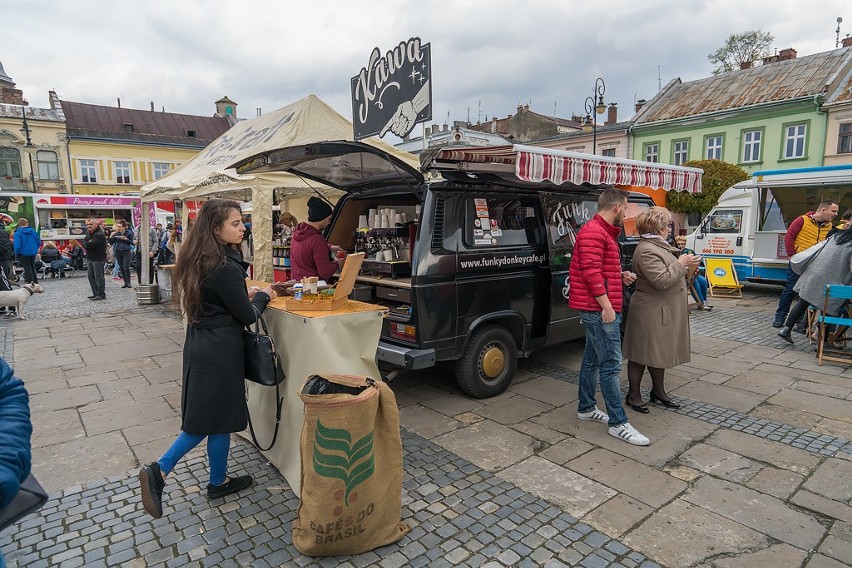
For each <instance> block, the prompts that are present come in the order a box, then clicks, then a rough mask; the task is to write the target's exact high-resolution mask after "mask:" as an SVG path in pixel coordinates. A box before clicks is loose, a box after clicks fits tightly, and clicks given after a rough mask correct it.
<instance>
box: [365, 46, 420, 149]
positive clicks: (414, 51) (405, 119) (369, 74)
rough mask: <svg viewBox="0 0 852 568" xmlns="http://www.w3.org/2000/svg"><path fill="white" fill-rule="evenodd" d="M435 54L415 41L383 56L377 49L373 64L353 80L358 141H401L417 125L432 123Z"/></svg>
mask: <svg viewBox="0 0 852 568" xmlns="http://www.w3.org/2000/svg"><path fill="white" fill-rule="evenodd" d="M431 77H432V50H431V46H430V45H429V44H428V43H427V44H425V45H421V44H420V38H419V37H413V38H411V39H409V40H408V41H403V42H400V43H399V45H397V46H396V47H394V48H393V49H392V50H390V51H388V52H387V53H386V54H385V55H381V52H380V51H379V48H378V47H376V48H373V52H372V53H371V54H370V59H369V62H368V63H367V66H366V67H362V68H361V72H360V73H358V74H357V75H356V76H354V77H352V127H353V131H354V135H355V140H361V139H362V138H367V137H368V136H375V135H376V134H378V135H379V136H384V135H385V134H387V133H388V132H392V133H393V134H396V135H397V136H399V137H400V138H402V137H404V136H406V135H408V134H409V133H410V132H411V131H412V130H413V129H414V125H415V124H417V123H420V122H426V121H428V120H432V81H431Z"/></svg>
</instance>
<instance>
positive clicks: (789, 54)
mask: <svg viewBox="0 0 852 568" xmlns="http://www.w3.org/2000/svg"><path fill="white" fill-rule="evenodd" d="M790 59H796V50H795V49H793V48H792V47H788V48H787V49H782V50H781V51H780V52H779V53H778V61H788V60H790Z"/></svg>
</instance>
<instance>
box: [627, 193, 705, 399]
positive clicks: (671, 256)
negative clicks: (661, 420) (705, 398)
mask: <svg viewBox="0 0 852 568" xmlns="http://www.w3.org/2000/svg"><path fill="white" fill-rule="evenodd" d="M670 223H671V213H669V210H668V209H666V208H665V207H651V208H650V209H648V210H647V211H643V212H642V213H640V214H639V216H638V217H637V218H636V228H637V229H638V231H639V234H640V237H639V244H638V245H636V250H635V252H634V253H633V270H635V271H636V293H635V294H633V298H632V299H631V301H630V315H629V316H628V318H627V329H626V330H625V332H624V345H623V353H624V357H625V358H626V359H627V380H628V382H629V385H630V388H629V391H628V393H627V398H625V399H624V402H625V403H626V404H627V405H628V406H630V408H632V409H633V410H635V411H636V412H641V413H642V414H647V413H648V412H650V411H649V410H648V407H647V406H645V405H644V404H643V402H642V395H641V393H640V392H639V387H640V385H641V383H642V375H643V374H644V373H645V368H646V367H647V368H648V373H649V374H650V375H651V381H652V383H653V386H652V387H651V395H650V398H651V402H659V403H660V404H662V405H663V406H666V407H668V408H680V405H679V404H677V403H676V402H674V401H673V400H672V399H671V397H669V395H668V394H667V393H666V389H665V384H664V380H665V373H666V371H665V370H666V369H670V368H672V367H675V366H677V365H681V364H683V363H688V362H689V359H690V341H689V339H690V338H689V309H688V308H687V301H686V275H687V272H688V271H689V267H690V266H692V265H695V266H697V264H698V262H699V261H700V260H701V257H699V256H696V255H694V254H690V253H681V252H680V250H679V249H678V248H676V247H672V246H671V245H670V244H669V243H668V239H669V234H670V233H671V226H670Z"/></svg>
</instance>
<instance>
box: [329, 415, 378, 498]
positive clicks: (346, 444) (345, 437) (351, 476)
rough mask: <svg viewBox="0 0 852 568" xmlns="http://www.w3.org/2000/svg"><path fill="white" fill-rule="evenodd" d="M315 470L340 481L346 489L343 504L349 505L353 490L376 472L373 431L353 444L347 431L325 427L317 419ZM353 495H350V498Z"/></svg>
mask: <svg viewBox="0 0 852 568" xmlns="http://www.w3.org/2000/svg"><path fill="white" fill-rule="evenodd" d="M314 471H315V472H316V473H317V475H321V476H323V477H330V478H333V479H340V480H341V481H343V484H344V488H345V490H346V491H345V493H344V495H343V497H344V503H345V504H346V506H349V497H350V494H351V493H352V490H353V489H354V488H355V487H357V486H358V485H359V484H361V483H363V482H364V481H366V480H367V479H369V478H370V476H371V475H373V471H375V458H374V456H373V433H372V432H370V433H369V434H367V435H366V436H364V437H363V438H361V439H360V440H358V441H357V442H355V443H354V444H353V443H352V435H351V434H350V433H349V431H347V430H340V429H337V428H326V427H325V426H323V425H322V423H321V422H320V421H319V420H317V430H316V435H315V439H314ZM356 496H357V494H356V495H353V501H354V498H355V497H356Z"/></svg>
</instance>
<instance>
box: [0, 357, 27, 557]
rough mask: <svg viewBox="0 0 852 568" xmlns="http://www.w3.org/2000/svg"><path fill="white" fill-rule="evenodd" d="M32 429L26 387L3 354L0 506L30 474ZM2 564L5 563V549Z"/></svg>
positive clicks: (0, 375)
mask: <svg viewBox="0 0 852 568" xmlns="http://www.w3.org/2000/svg"><path fill="white" fill-rule="evenodd" d="M32 433H33V426H32V423H31V422H30V403H29V395H27V390H26V389H25V388H24V383H23V382H21V379H19V378H17V377H16V376H15V375H14V373H13V372H12V369H11V368H10V367H9V365H8V364H7V363H6V361H5V360H4V359H3V358H2V357H0V509H2V508H4V507H6V505H8V504H9V503H11V502H12V499H14V498H15V495H17V493H18V489H19V488H20V486H21V482H22V481H24V480H25V479H26V478H27V476H28V475H29V474H30V464H31V459H32V454H31V447H30V437H31V436H32ZM0 566H5V564H4V561H3V557H2V553H0Z"/></svg>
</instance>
